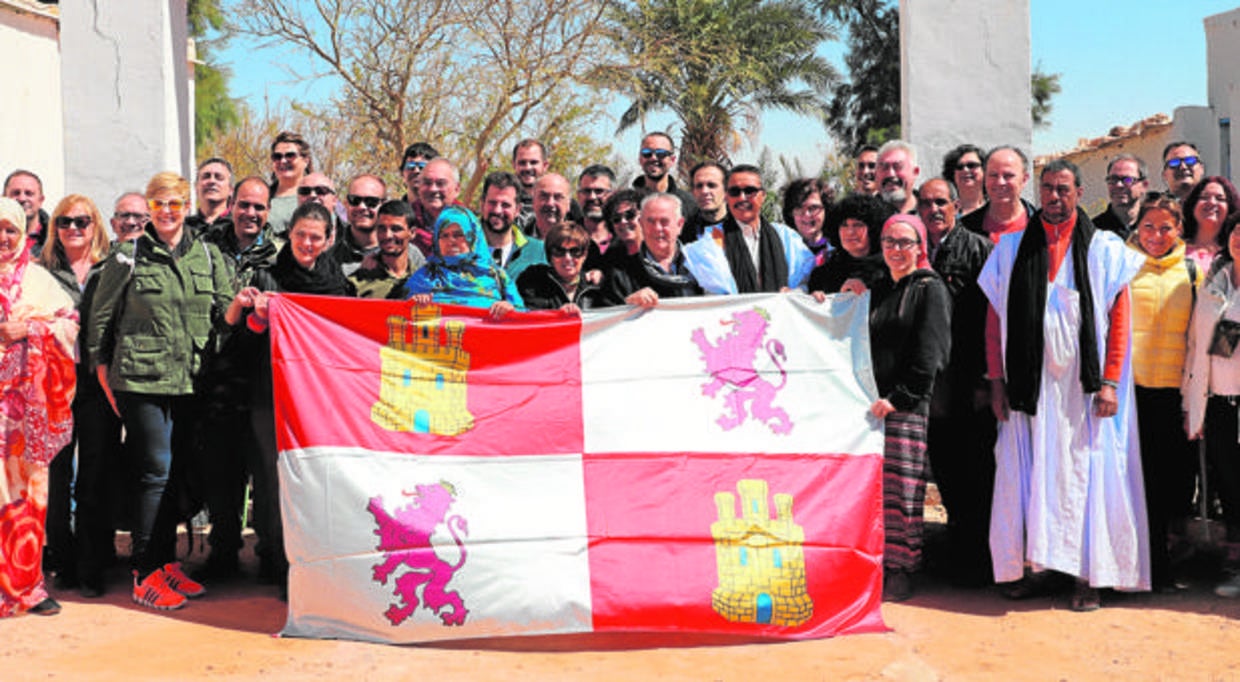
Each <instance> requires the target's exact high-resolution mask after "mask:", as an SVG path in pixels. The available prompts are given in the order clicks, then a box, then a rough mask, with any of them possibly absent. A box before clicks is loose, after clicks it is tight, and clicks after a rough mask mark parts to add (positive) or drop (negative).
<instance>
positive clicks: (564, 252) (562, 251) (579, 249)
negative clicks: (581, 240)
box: [551, 246, 586, 258]
mask: <svg viewBox="0 0 1240 682" xmlns="http://www.w3.org/2000/svg"><path fill="white" fill-rule="evenodd" d="M585 255H586V247H584V246H574V247H571V248H564V247H563V246H553V247H551V257H552V258H563V257H565V256H570V257H572V258H583V257H585Z"/></svg>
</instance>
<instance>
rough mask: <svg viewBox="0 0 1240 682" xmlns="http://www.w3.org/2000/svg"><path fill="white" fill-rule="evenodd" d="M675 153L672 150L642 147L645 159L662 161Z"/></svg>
mask: <svg viewBox="0 0 1240 682" xmlns="http://www.w3.org/2000/svg"><path fill="white" fill-rule="evenodd" d="M674 153H675V152H673V151H672V150H670V149H651V148H650V147H642V158H643V159H650V158H655V159H658V160H660V161H662V160H663V159H666V158H667V157H669V156H671V155H672V154H674Z"/></svg>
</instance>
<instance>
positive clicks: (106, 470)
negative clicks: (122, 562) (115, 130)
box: [39, 194, 121, 597]
mask: <svg viewBox="0 0 1240 682" xmlns="http://www.w3.org/2000/svg"><path fill="white" fill-rule="evenodd" d="M48 225H49V227H50V228H51V229H53V230H54V232H53V233H52V234H51V235H50V238H49V239H48V240H47V242H46V243H45V244H44V246H43V251H42V252H41V253H40V255H39V264H40V265H42V266H43V267H44V268H47V270H48V272H50V273H51V274H52V277H54V278H56V282H57V283H58V284H60V286H61V287H62V288H63V289H64V291H65V293H66V294H68V295H69V298H71V299H72V300H73V305H74V307H75V308H77V310H78V314H79V315H81V316H82V320H81V324H82V325H85V324H87V320H86V317H87V316H86V315H85V314H84V313H85V312H88V311H89V309H90V296H91V295H92V294H93V293H94V284H95V282H97V278H96V277H95V275H96V274H97V273H98V269H97V268H96V267H95V266H96V265H97V264H98V263H100V262H101V261H103V259H105V258H107V256H108V248H109V244H108V232H107V227H106V223H105V222H104V221H103V216H102V215H101V214H100V213H99V208H98V207H97V206H95V202H93V201H91V200H90V198H89V197H86V196H84V195H81V194H70V195H68V196H66V197H65V198H63V199H61V200H60V203H58V204H57V205H56V210H54V211H52V217H51V219H50V220H49V222H48ZM78 355H79V358H78V363H77V376H78V379H77V383H78V385H77V396H76V397H75V398H74V399H73V439H72V440H71V441H70V442H69V444H68V445H66V446H65V447H64V449H63V450H61V451H60V454H59V455H57V456H56V459H54V460H52V465H51V470H50V472H49V475H48V504H47V547H48V553H47V556H48V563H49V565H48V566H47V567H46V568H47V569H49V570H51V571H53V572H54V573H55V574H56V582H55V586H56V588H58V589H70V588H72V587H75V586H80V588H81V592H82V594H83V596H87V597H97V596H100V595H102V594H103V577H102V576H103V568H104V564H105V562H106V561H107V560H108V559H109V558H110V557H111V556H112V554H113V553H114V550H113V549H112V539H113V538H112V535H113V529H112V525H111V522H110V518H109V510H110V509H111V507H110V506H109V504H108V501H107V493H108V492H109V490H110V486H109V484H108V480H110V478H111V476H112V474H113V472H115V470H116V468H117V464H118V463H117V461H116V460H117V459H118V458H119V457H120V436H121V427H120V420H119V419H117V417H116V415H115V414H113V413H112V409H111V408H110V407H109V406H108V403H107V401H106V400H105V399H104V397H103V392H102V390H101V389H100V388H99V382H98V381H96V380H95V377H94V376H92V375H91V373H90V361H89V359H88V358H87V356H86V354H85V353H80V352H79V354H78ZM75 450H76V452H77V475H76V484H75V483H74V480H75V476H74V459H73V458H74V452H75ZM71 495H72V496H73V498H74V500H76V502H77V512H76V517H75V519H74V521H73V522H72V523H71V522H70V504H69V499H70V496H71Z"/></svg>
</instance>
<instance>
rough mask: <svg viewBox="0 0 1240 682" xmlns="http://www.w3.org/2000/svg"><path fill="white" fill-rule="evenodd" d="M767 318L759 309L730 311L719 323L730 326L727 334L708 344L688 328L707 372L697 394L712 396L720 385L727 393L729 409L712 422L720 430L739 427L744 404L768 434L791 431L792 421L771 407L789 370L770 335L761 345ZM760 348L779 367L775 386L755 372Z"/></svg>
mask: <svg viewBox="0 0 1240 682" xmlns="http://www.w3.org/2000/svg"><path fill="white" fill-rule="evenodd" d="M769 319H770V316H769V315H768V313H767V312H766V311H765V310H763V309H762V308H758V307H755V308H753V309H752V310H742V311H741V312H738V313H732V319H730V320H723V321H722V324H725V325H731V326H732V329H731V330H730V331H728V333H726V334H724V335H723V336H720V337H719V338H718V339H715V341H714V343H711V342H710V341H708V340H707V339H706V331H705V330H704V329H703V328H698V329H695V330H693V337H692V338H693V342H694V343H695V344H697V347H698V349H699V350H701V351H702V359H703V360H705V361H706V371H707V372H708V373H710V376H711V381H709V382H707V383H705V384H703V385H702V395H705V396H707V397H709V398H713V397H715V396H716V395H717V394H718V393H719V390H720V389H722V388H724V387H725V386H726V387H728V388H729V391H728V393H727V395H726V397H725V398H724V404H725V405H726V407H727V408H728V412H725V413H724V414H723V415H722V416H720V417H719V419H717V420H716V423H718V424H719V426H722V427H723V428H724V430H725V431H731V430H732V429H734V428H736V427H738V426H740V425H741V424H742V423H744V421H745V419H746V411H745V405H746V404H747V403H748V405H749V414H750V415H752V416H753V418H754V419H756V420H758V421H760V422H762V423H763V424H766V425H767V426H768V427H769V428H770V429H771V431H772V432H774V433H778V434H786V433H790V432H791V431H792V420H791V419H789V418H788V413H787V412H785V411H784V410H783V408H779V407H776V406H775V405H774V404H773V403H774V402H775V396H776V394H777V393H779V391H780V390H781V389H782V388H783V387H784V385H786V384H787V383H788V373H787V372H786V371H785V370H784V367H783V364H782V363H783V362H785V361H787V356H786V355H785V353H784V344H782V343H780V342H779V340H778V339H771V340H769V341H767V342H766V345H765V346H763V344H762V339H763V337H765V336H766V330H767V326H768V320H769ZM759 350H765V351H766V354H767V355H768V356H769V357H770V358H771V361H772V362H773V363H775V369H777V370H779V385H775V384H772V383H771V382H769V381H767V380H766V379H764V378H763V377H762V375H761V374H760V373H759V372H758V364H757V361H758V351H759Z"/></svg>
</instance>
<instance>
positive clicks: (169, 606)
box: [133, 568, 185, 611]
mask: <svg viewBox="0 0 1240 682" xmlns="http://www.w3.org/2000/svg"><path fill="white" fill-rule="evenodd" d="M133 600H134V602H135V603H138V604H141V605H142V606H145V607H147V608H148V609H159V610H160V611H172V610H174V609H179V608H181V607H182V606H185V595H183V594H181V593H179V592H177V591H176V590H174V589H172V588H171V587H169V586H168V581H167V580H166V579H165V578H164V570H163V569H162V568H161V569H159V570H156V571H152V572H151V574H150V575H148V576H147V577H146V578H145V579H144V580H143V581H142V582H138V572H137V571H134V572H133Z"/></svg>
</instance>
